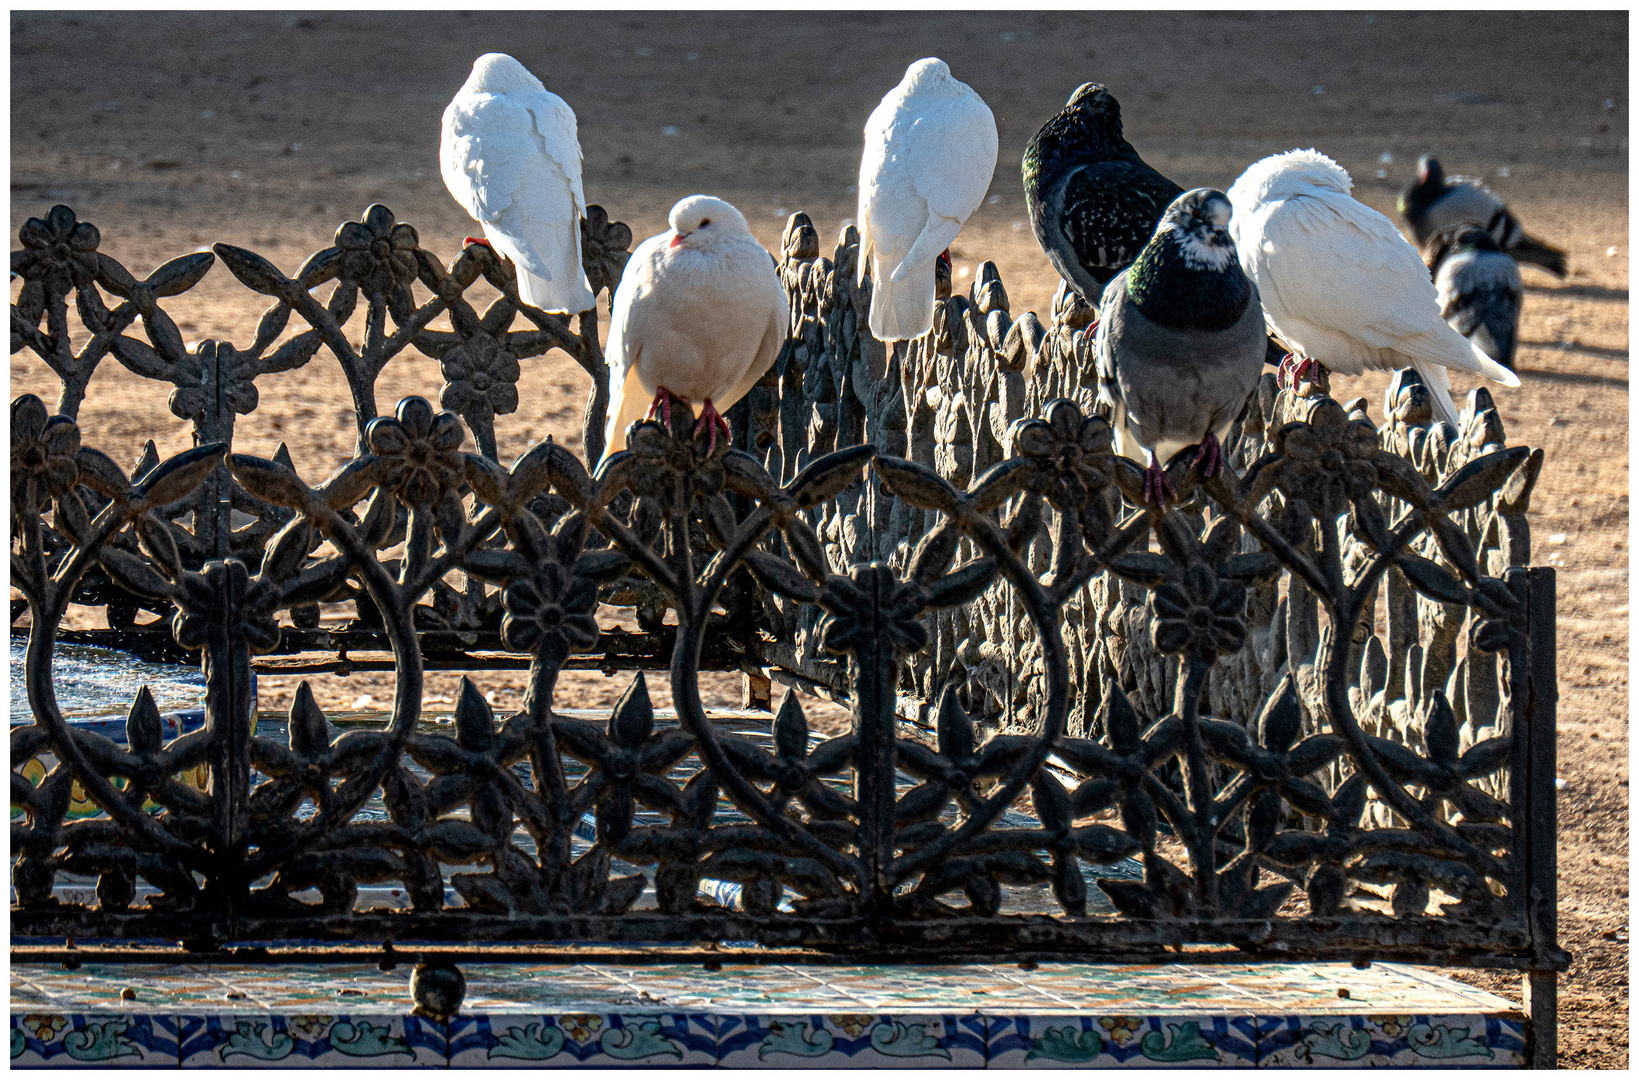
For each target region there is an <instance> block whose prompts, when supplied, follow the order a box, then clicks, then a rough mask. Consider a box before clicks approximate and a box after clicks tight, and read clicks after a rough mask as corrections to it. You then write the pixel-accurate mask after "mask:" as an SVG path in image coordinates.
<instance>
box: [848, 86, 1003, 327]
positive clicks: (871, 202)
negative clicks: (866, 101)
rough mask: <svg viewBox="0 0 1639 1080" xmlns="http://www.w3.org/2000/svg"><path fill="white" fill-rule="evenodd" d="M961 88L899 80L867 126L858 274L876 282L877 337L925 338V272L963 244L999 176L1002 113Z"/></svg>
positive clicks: (928, 301) (928, 294) (928, 293)
mask: <svg viewBox="0 0 1639 1080" xmlns="http://www.w3.org/2000/svg"><path fill="white" fill-rule="evenodd" d="M953 82H954V80H949V81H948V82H947V83H946V85H947V86H948V85H949V84H950V83H953ZM956 85H957V86H958V87H960V90H959V92H958V93H956V94H955V95H951V94H949V93H948V91H947V92H944V93H940V92H937V91H924V92H922V93H912V92H911V91H910V90H909V89H908V88H907V87H905V86H904V85H903V84H901V86H900V87H899V88H896V91H895V92H892V93H890V94H889V95H888V96H887V97H885V98H884V99H883V100H882V103H881V104H879V105H878V106H877V107H876V110H875V111H874V112H872V113H871V117H870V119H869V120H868V121H867V122H866V124H865V152H864V154H863V156H862V157H861V159H860V167H859V209H858V214H857V218H858V227H859V232H860V262H859V273H860V276H861V278H863V276H864V275H865V274H866V273H867V272H870V273H871V274H872V275H873V277H874V278H875V279H876V288H877V295H876V296H875V297H873V302H872V314H871V320H870V321H871V329H872V332H873V333H875V334H876V335H877V336H878V337H883V336H884V335H887V336H888V337H900V336H905V337H909V336H915V335H916V334H918V333H925V332H926V330H927V325H928V321H929V319H930V318H931V315H932V302H933V293H932V286H931V278H930V280H929V281H927V282H924V281H922V280H920V279H921V272H922V271H923V270H924V269H927V270H929V271H930V272H931V268H932V265H933V261H934V260H935V259H936V258H937V257H938V256H939V253H940V252H942V251H944V250H945V249H946V248H948V247H949V246H950V245H951V243H952V241H954V240H955V239H956V236H957V234H958V233H959V232H960V231H961V229H962V225H963V223H964V222H965V221H966V220H967V218H968V216H969V215H971V214H972V213H973V211H974V210H975V209H977V208H978V206H979V204H980V203H981V202H982V201H983V200H984V196H985V192H987V191H988V190H989V188H990V181H991V178H992V176H993V175H994V173H995V171H996V152H997V138H996V120H995V117H994V115H992V113H991V111H990V108H989V106H987V105H986V104H985V103H984V101H983V100H982V99H981V98H980V97H979V95H978V94H976V93H974V92H973V91H972V89H971V88H968V87H966V86H961V84H959V83H957V84H956ZM912 278H914V279H915V280H914V281H908V280H907V279H912ZM901 283H904V284H903V285H901ZM890 285H895V286H899V287H898V288H896V289H889V288H888V286H890ZM924 308H925V309H926V314H925V315H924V313H923V309H924Z"/></svg>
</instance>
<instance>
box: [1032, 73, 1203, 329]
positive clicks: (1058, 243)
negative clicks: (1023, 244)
mask: <svg viewBox="0 0 1639 1080" xmlns="http://www.w3.org/2000/svg"><path fill="white" fill-rule="evenodd" d="M1023 172H1024V198H1025V205H1026V206H1027V207H1028V208H1029V211H1030V225H1031V228H1032V229H1034V230H1035V233H1036V241H1037V242H1038V243H1040V244H1041V246H1042V250H1043V251H1045V252H1046V253H1047V258H1048V260H1049V261H1051V262H1052V264H1053V266H1054V268H1055V269H1057V270H1058V272H1059V275H1060V276H1061V277H1063V278H1064V280H1065V281H1067V282H1069V283H1070V285H1071V287H1073V288H1074V289H1075V290H1076V291H1077V292H1079V293H1080V294H1081V295H1082V297H1083V298H1084V299H1086V300H1087V301H1088V302H1089V303H1092V304H1097V303H1098V298H1099V295H1100V294H1101V293H1102V292H1103V289H1104V286H1105V284H1106V283H1107V282H1108V281H1109V280H1110V279H1111V278H1112V277H1114V276H1115V275H1116V273H1117V271H1119V270H1121V269H1123V268H1124V267H1126V266H1127V265H1128V264H1129V263H1131V262H1132V261H1133V259H1135V258H1137V257H1138V253H1139V252H1140V251H1141V250H1143V247H1144V245H1145V244H1146V243H1147V242H1148V241H1149V238H1150V236H1151V234H1152V233H1154V232H1155V225H1156V222H1158V221H1160V220H1161V214H1162V212H1163V211H1165V210H1166V208H1167V206H1168V205H1169V204H1170V203H1171V202H1172V201H1173V200H1174V199H1176V198H1177V197H1178V196H1179V195H1182V194H1183V193H1184V189H1183V188H1181V187H1179V186H1178V185H1177V184H1175V183H1173V182H1172V181H1171V180H1168V179H1167V178H1166V177H1165V176H1162V175H1161V174H1160V173H1158V172H1156V171H1155V170H1154V169H1153V168H1151V167H1150V166H1149V165H1148V164H1147V163H1146V162H1145V161H1144V159H1143V158H1141V157H1139V156H1138V151H1136V150H1134V149H1133V147H1132V144H1131V143H1129V142H1127V140H1126V139H1125V138H1123V137H1122V134H1121V105H1120V103H1118V102H1117V101H1116V99H1115V96H1114V95H1112V94H1111V93H1110V92H1109V91H1108V90H1107V89H1105V88H1104V87H1103V86H1098V85H1095V84H1092V83H1088V84H1086V85H1084V86H1082V87H1080V88H1079V89H1078V90H1077V91H1076V92H1075V94H1074V95H1072V96H1071V98H1070V101H1069V103H1068V104H1067V105H1065V107H1064V108H1063V109H1062V110H1061V111H1060V112H1059V113H1058V114H1057V115H1056V116H1054V117H1053V118H1052V119H1050V120H1048V121H1047V123H1045V124H1043V125H1042V128H1041V130H1040V131H1038V132H1036V134H1035V136H1034V137H1033V138H1032V139H1031V140H1030V143H1029V145H1028V146H1026V147H1025V151H1024V168H1023Z"/></svg>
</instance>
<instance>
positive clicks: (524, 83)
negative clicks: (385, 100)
mask: <svg viewBox="0 0 1639 1080" xmlns="http://www.w3.org/2000/svg"><path fill="white" fill-rule="evenodd" d="M438 164H439V170H440V171H441V172H442V173H443V175H444V186H445V187H447V188H449V191H450V194H451V195H453V196H454V197H455V201H456V202H458V203H460V204H461V206H462V207H463V208H464V209H465V210H466V211H467V213H469V214H471V215H472V216H473V217H474V218H475V219H476V220H477V221H478V222H479V223H480V224H481V225H483V227H484V236H485V237H486V238H487V240H488V242H489V243H490V246H491V247H493V248H494V249H495V251H496V252H498V253H499V254H501V255H504V256H506V257H507V258H508V259H511V260H512V265H513V266H514V267H515V268H516V269H517V271H518V296H519V297H520V298H521V299H522V300H523V301H524V303H526V304H531V305H533V306H535V307H538V308H540V309H541V310H542V311H555V312H566V313H569V314H574V313H576V312H581V311H586V310H587V309H588V308H590V307H592V305H593V304H594V303H596V300H595V298H594V297H593V294H592V289H591V286H590V285H588V284H587V281H586V271H585V270H584V269H582V267H581V251H580V219H581V217H582V216H583V215H584V214H585V212H586V193H585V192H584V191H583V190H582V188H581V178H580V169H581V150H580V140H579V139H578V138H577V137H576V134H575V112H574V110H573V109H571V108H570V107H569V105H568V103H567V102H565V101H564V100H563V98H561V97H559V96H558V95H556V94H554V93H552V92H551V91H550V90H548V89H547V88H546V87H545V86H543V85H542V84H541V80H539V79H537V78H536V77H535V76H534V75H532V74H530V72H529V69H528V68H526V67H524V66H523V65H522V64H520V63H519V62H518V61H516V60H514V59H513V58H512V57H510V56H508V55H506V54H505V53H485V54H484V55H483V56H480V57H479V58H478V59H477V60H475V61H473V64H472V74H471V75H469V76H467V81H466V82H465V83H464V84H463V85H462V87H461V90H460V92H459V93H457V94H456V95H455V98H454V100H452V101H451V102H450V103H449V106H448V107H447V108H445V110H444V127H443V139H442V141H441V144H440V146H439V153H438Z"/></svg>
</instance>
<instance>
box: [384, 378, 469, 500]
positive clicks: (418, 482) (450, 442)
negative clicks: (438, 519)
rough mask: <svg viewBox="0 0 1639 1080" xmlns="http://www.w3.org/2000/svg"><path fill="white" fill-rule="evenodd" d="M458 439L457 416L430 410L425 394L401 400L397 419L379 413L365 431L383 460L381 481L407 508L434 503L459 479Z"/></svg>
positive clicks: (462, 466)
mask: <svg viewBox="0 0 1639 1080" xmlns="http://www.w3.org/2000/svg"><path fill="white" fill-rule="evenodd" d="M462 437H463V433H462V430H461V421H460V420H458V419H457V418H456V416H455V414H454V413H448V412H442V413H437V414H434V413H433V407H432V405H431V404H430V403H429V402H428V401H427V399H426V398H423V397H407V398H405V399H404V400H403V401H401V402H399V403H398V416H397V418H392V417H386V416H378V417H376V418H375V419H374V420H372V421H370V423H369V425H368V426H367V427H366V428H365V429H364V438H365V441H366V442H367V443H368V444H369V446H370V449H371V451H372V452H374V453H375V455H376V456H377V457H379V458H381V459H382V461H383V462H384V463H385V464H386V471H385V473H384V474H383V476H382V483H383V484H384V485H385V486H386V487H388V488H390V489H392V491H393V493H394V494H396V495H397V496H398V497H399V498H400V499H402V500H403V501H404V502H406V503H408V504H409V505H411V506H424V505H427V504H429V503H435V502H437V501H438V499H439V498H440V497H441V496H442V495H443V494H444V492H446V491H450V490H453V489H454V488H455V487H457V486H458V485H459V484H460V483H461V480H462V477H464V476H465V475H466V460H465V458H463V457H462V455H461V439H462Z"/></svg>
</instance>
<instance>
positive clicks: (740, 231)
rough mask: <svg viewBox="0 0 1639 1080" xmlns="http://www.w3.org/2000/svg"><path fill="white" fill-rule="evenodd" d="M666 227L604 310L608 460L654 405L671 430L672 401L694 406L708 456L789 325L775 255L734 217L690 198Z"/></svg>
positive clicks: (637, 255)
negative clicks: (706, 432) (705, 428)
mask: <svg viewBox="0 0 1639 1080" xmlns="http://www.w3.org/2000/svg"><path fill="white" fill-rule="evenodd" d="M667 221H668V222H669V223H670V224H671V229H670V230H669V231H667V232H663V233H661V234H660V235H659V236H651V237H649V238H648V239H647V240H645V241H643V243H641V244H639V245H638V246H637V250H636V251H634V252H632V257H631V259H630V260H629V261H628V262H627V263H626V270H625V272H624V273H623V274H621V276H620V285H619V286H618V287H617V288H616V289H615V297H614V300H613V302H612V303H611V305H610V308H611V310H610V316H609V344H608V347H607V349H606V350H605V353H606V355H607V356H608V360H609V420H608V424H607V426H606V427H605V428H604V449H603V455H604V457H605V458H607V457H608V456H609V455H610V454H613V453H614V452H615V451H617V450H624V449H625V448H626V428H627V427H628V426H629V425H631V424H632V423H633V422H634V421H637V420H640V419H642V418H643V417H644V416H645V415H650V416H652V415H654V413H655V410H656V409H659V410H660V411H661V412H662V414H663V415H664V417H665V420H666V422H667V424H668V425H669V424H670V423H671V403H672V402H673V401H681V402H683V403H685V404H689V403H693V402H699V403H700V405H701V412H700V418H699V420H698V422H697V424H696V428H695V430H696V431H698V430H699V428H700V426H701V425H709V426H710V431H711V441H710V444H709V447H708V449H707V453H708V454H709V453H712V452H715V450H716V448H717V432H718V431H719V430H721V431H722V433H723V435H724V437H725V438H726V437H727V436H728V435H729V430H728V422H727V421H726V420H724V419H723V418H722V415H721V414H722V413H723V412H726V411H728V409H729V408H731V407H732V406H733V405H734V403H735V402H737V401H739V400H740V399H741V398H743V397H745V396H746V393H747V392H748V391H750V389H751V388H752V387H753V386H755V385H756V384H757V380H758V379H761V378H762V377H763V375H764V373H765V372H767V371H768V369H769V368H770V367H772V366H773V364H774V359H775V357H777V356H778V355H779V352H780V347H781V346H782V345H783V344H784V343H785V336H786V330H787V328H788V327H789V326H790V323H791V309H790V306H789V304H788V303H787V301H786V296H785V287H784V286H783V285H781V284H780V279H779V275H778V274H776V273H775V271H774V257H773V256H772V255H770V254H769V253H768V251H767V250H765V249H764V248H763V246H762V245H761V244H759V243H757V240H756V238H755V237H753V236H752V235H751V230H750V229H749V228H747V227H746V219H745V216H744V215H743V214H741V213H740V211H738V210H736V209H735V208H734V207H732V206H730V205H729V204H728V203H726V202H724V201H723V200H722V199H718V198H714V197H713V196H710V195H690V196H689V197H688V198H686V199H684V200H682V201H681V202H679V203H678V204H677V205H676V206H674V207H672V210H671V213H670V214H669V215H667ZM651 402H652V403H651ZM646 404H647V413H645V405H646Z"/></svg>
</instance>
